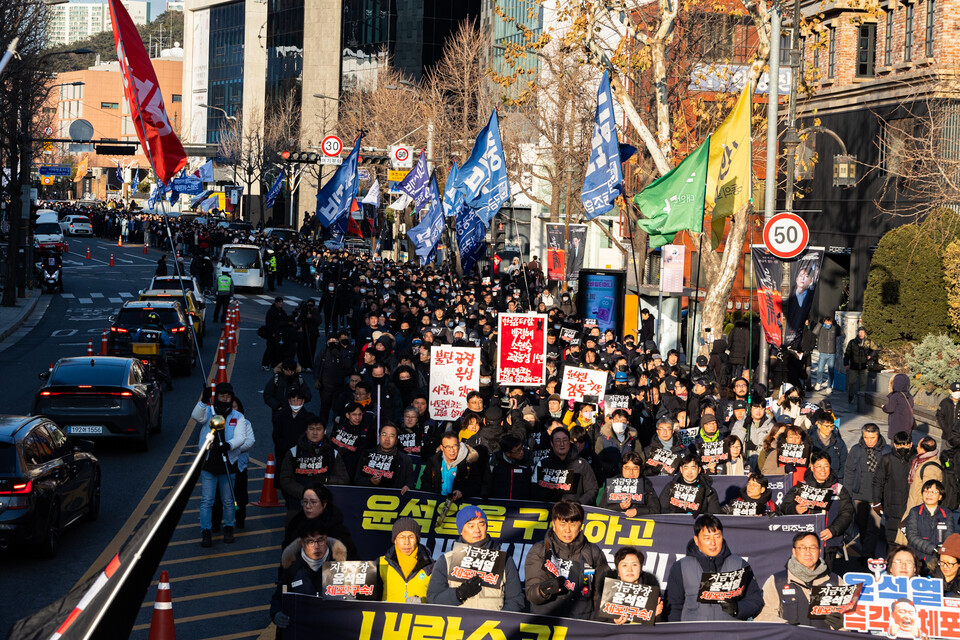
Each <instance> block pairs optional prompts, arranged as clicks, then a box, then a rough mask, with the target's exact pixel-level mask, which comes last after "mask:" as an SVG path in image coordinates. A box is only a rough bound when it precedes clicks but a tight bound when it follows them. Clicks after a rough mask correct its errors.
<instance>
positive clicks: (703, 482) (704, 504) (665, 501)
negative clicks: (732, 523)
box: [660, 448, 720, 517]
mask: <svg viewBox="0 0 960 640" xmlns="http://www.w3.org/2000/svg"><path fill="white" fill-rule="evenodd" d="M677 465H678V466H679V469H678V470H677V474H676V475H675V476H674V478H673V480H671V481H670V482H668V483H667V486H665V487H664V488H663V491H661V492H660V512H661V513H689V514H691V515H693V516H694V517H696V516H699V515H700V514H703V513H720V500H719V498H718V497H717V492H716V490H715V489H714V488H713V484H712V483H711V482H710V479H709V478H708V477H707V474H705V473H703V469H702V467H701V466H700V457H699V455H698V454H697V452H696V450H695V449H692V448H691V449H687V450H686V451H685V452H684V454H683V456H681V457H680V459H679V460H678V461H677Z"/></svg>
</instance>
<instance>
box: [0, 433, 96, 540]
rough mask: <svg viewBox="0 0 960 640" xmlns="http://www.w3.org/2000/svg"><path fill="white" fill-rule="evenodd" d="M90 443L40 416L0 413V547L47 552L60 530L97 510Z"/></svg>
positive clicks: (90, 518) (88, 518)
mask: <svg viewBox="0 0 960 640" xmlns="http://www.w3.org/2000/svg"><path fill="white" fill-rule="evenodd" d="M92 449H93V445H92V443H90V442H88V441H85V440H79V441H78V440H71V439H68V438H67V437H66V436H65V435H64V434H63V431H61V430H60V429H59V428H58V427H57V425H55V424H53V423H52V422H50V421H49V420H47V419H46V418H43V417H39V416H37V417H25V416H0V548H4V549H6V548H7V547H10V546H12V545H20V544H32V545H34V546H35V547H36V549H37V551H39V552H40V553H41V554H43V555H45V556H48V557H53V556H55V555H56V554H57V551H58V550H59V547H60V533H61V532H62V531H63V530H64V529H66V528H67V527H68V526H70V525H71V524H73V523H74V522H77V521H78V520H80V519H86V520H96V519H97V516H98V515H99V514H100V463H99V462H98V461H97V459H96V457H94V456H93V454H92V453H90V451H92Z"/></svg>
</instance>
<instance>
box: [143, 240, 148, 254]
mask: <svg viewBox="0 0 960 640" xmlns="http://www.w3.org/2000/svg"><path fill="white" fill-rule="evenodd" d="M143 255H147V243H146V242H144V243H143Z"/></svg>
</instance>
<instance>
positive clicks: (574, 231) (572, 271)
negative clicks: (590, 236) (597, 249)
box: [567, 224, 587, 282]
mask: <svg viewBox="0 0 960 640" xmlns="http://www.w3.org/2000/svg"><path fill="white" fill-rule="evenodd" d="M569 231H570V236H569V238H568V240H567V281H568V282H573V281H574V280H576V279H577V278H579V277H580V269H582V268H583V252H584V251H586V249H587V225H585V224H571V225H570V226H569Z"/></svg>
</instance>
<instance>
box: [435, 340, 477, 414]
mask: <svg viewBox="0 0 960 640" xmlns="http://www.w3.org/2000/svg"><path fill="white" fill-rule="evenodd" d="M479 388H480V349H479V348H477V347H451V346H450V345H445V344H440V345H436V346H434V347H433V348H432V349H431V350H430V397H429V404H430V417H431V418H433V419H434V420H456V419H457V418H459V417H460V416H461V415H462V414H463V412H464V411H466V409H467V394H469V393H470V392H471V391H477V390H478V389H479Z"/></svg>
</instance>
